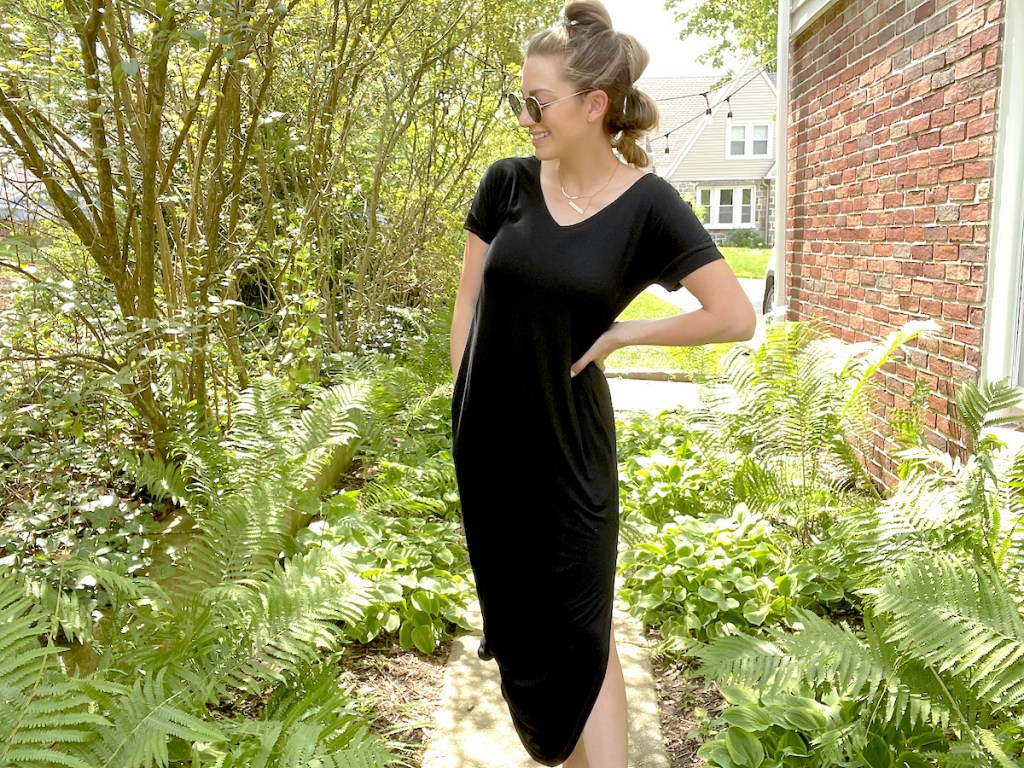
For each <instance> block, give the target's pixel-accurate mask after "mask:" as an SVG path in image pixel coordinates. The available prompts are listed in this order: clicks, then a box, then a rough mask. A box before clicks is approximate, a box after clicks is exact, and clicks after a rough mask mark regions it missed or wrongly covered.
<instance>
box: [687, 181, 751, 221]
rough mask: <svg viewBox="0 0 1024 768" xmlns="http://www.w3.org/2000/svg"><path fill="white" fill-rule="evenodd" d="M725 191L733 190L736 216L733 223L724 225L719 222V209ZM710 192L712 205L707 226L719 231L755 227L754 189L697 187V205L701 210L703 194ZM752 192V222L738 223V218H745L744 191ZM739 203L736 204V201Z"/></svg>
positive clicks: (709, 207)
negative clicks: (706, 191)
mask: <svg viewBox="0 0 1024 768" xmlns="http://www.w3.org/2000/svg"><path fill="white" fill-rule="evenodd" d="M723 189H728V190H732V199H733V204H732V207H733V212H734V213H735V214H736V215H735V216H733V219H734V220H733V221H732V222H725V223H722V222H720V221H719V215H718V212H719V208H720V207H721V194H720V193H721V191H722V190H723ZM704 190H709V191H710V192H711V205H710V206H708V210H707V215H708V221H706V222H703V223H704V225H705V226H708V227H716V228H719V229H749V228H750V227H753V226H754V220H755V219H756V218H757V190H756V189H755V188H754V187H747V186H741V187H729V186H714V187H697V195H696V197H697V205H698V206H699V207H701V208H703V207H704V201H703V200H702V197H703V196H702V194H701V193H702V192H703V191H704ZM744 190H749V191H750V221H736V220H735V219H736V218H737V216H738V217H739V218H741V219H742V217H743V191H744ZM737 200H738V201H739V202H736V201H737Z"/></svg>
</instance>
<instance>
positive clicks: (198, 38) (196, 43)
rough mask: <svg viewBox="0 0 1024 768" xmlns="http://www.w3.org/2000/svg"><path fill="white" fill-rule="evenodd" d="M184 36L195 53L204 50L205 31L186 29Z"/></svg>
mask: <svg viewBox="0 0 1024 768" xmlns="http://www.w3.org/2000/svg"><path fill="white" fill-rule="evenodd" d="M184 35H185V37H186V38H187V39H188V44H189V45H191V46H192V47H193V48H195V49H196V50H197V51H201V50H203V49H204V48H206V46H207V40H206V30H205V29H186V30H185V32H184Z"/></svg>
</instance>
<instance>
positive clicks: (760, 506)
mask: <svg viewBox="0 0 1024 768" xmlns="http://www.w3.org/2000/svg"><path fill="white" fill-rule="evenodd" d="M926 330H927V329H926V328H924V327H911V328H907V329H904V331H902V332H901V333H899V334H895V335H894V336H893V337H891V338H890V339H888V340H887V341H886V342H883V343H879V344H870V345H857V346H850V345H844V344H841V343H839V342H836V341H834V340H829V339H827V338H824V337H822V335H821V334H820V333H819V332H818V331H816V330H815V329H814V328H812V327H807V326H800V325H794V324H785V325H782V326H778V327H776V328H775V329H773V330H770V331H769V333H768V336H767V339H766V343H765V345H764V346H763V347H761V348H760V349H758V350H755V351H753V352H751V353H749V354H748V353H743V355H742V356H740V355H735V356H729V357H727V358H726V359H725V360H724V361H723V373H724V377H723V378H724V383H723V384H722V385H720V386H718V387H716V388H714V389H711V390H709V391H708V392H707V394H706V402H707V407H706V408H705V409H703V410H701V411H700V412H698V413H691V414H680V413H677V414H665V415H662V416H661V417H657V418H651V417H647V418H644V419H639V420H635V421H633V422H631V423H627V424H623V425H621V427H620V429H621V435H622V441H623V443H622V444H623V447H624V450H623V452H622V455H623V456H624V457H628V458H625V459H624V461H623V464H622V473H623V484H622V487H623V497H622V498H623V512H624V531H625V532H626V533H627V537H628V540H629V549H627V551H626V552H624V553H623V556H622V559H621V563H622V568H623V575H624V577H625V591H624V596H625V597H626V599H627V601H628V602H629V603H630V604H631V605H632V607H633V609H634V611H636V612H637V613H638V614H639V615H641V616H643V617H644V620H645V621H646V622H647V623H648V624H650V625H652V626H655V627H658V628H659V630H660V632H661V633H662V637H663V640H662V643H661V649H662V651H663V652H665V653H670V654H677V655H678V654H685V655H686V656H688V657H690V658H695V659H697V660H698V661H699V662H700V674H702V675H704V676H705V679H706V680H707V682H708V683H709V684H715V685H717V686H718V687H719V688H720V690H721V692H722V694H723V695H724V696H725V698H726V700H727V701H728V703H729V706H728V708H727V709H725V711H724V712H723V713H722V714H721V717H720V718H719V719H718V720H717V721H716V722H715V723H713V724H712V727H713V728H714V729H717V735H715V736H714V737H713V738H712V739H710V740H709V741H708V742H707V743H706V744H705V745H704V746H703V747H701V749H700V750H699V756H700V757H702V758H704V759H705V760H707V761H708V764H709V765H712V766H720V767H721V768H733V766H774V767H778V766H821V767H822V768H824V767H825V766H867V767H869V768H875V766H886V767H891V768H898V767H900V768H901V767H903V766H907V767H908V768H918V767H919V766H1013V765H1018V764H1019V763H1020V761H1021V758H1022V753H1024V736H1022V729H1021V716H1022V707H1021V703H1022V698H1024V613H1022V612H1021V608H1020V606H1021V604H1022V602H1024V595H1022V594H1021V586H1020V585H1021V579H1020V569H1021V546H1022V544H1021V542H1022V540H1024V533H1022V522H1021V513H1022V511H1024V500H1022V498H1021V494H1022V489H1024V482H1022V480H1024V458H1022V456H1021V455H1020V454H1016V453H1014V452H1012V451H1010V450H1008V449H1006V448H1004V447H1003V446H1001V444H1000V443H999V441H998V440H997V439H996V438H994V437H992V436H991V435H990V434H989V433H988V432H987V431H986V430H987V429H988V428H989V427H991V426H993V425H997V424H999V423H1002V422H1005V421H1007V420H1009V419H1011V418H1012V417H1006V416H1001V415H997V414H1000V413H1002V411H1001V409H1004V408H1006V407H1007V406H1010V405H1012V404H1015V403H1019V402H1021V401H1022V400H1024V392H1022V391H1019V390H1014V389H1012V388H1010V387H1008V386H1007V385H1005V384H990V385H985V386H981V387H978V386H973V385H970V384H967V385H964V386H963V387H962V388H961V391H960V393H959V394H958V397H957V407H958V411H959V413H960V414H961V417H962V419H963V423H964V426H965V429H966V430H967V432H968V434H969V435H970V437H971V441H972V447H973V455H972V456H971V457H970V458H969V459H967V460H966V461H960V460H956V459H953V458H951V457H949V456H947V455H944V454H942V453H941V452H939V451H937V450H936V449H934V448H932V447H931V446H928V445H927V444H926V443H925V442H924V440H923V438H921V435H920V432H919V431H915V430H914V429H913V423H914V415H913V414H905V415H904V417H903V418H902V419H901V420H900V422H901V425H902V426H901V430H900V439H901V440H902V442H903V445H904V448H903V450H902V451H901V453H900V458H901V460H902V462H903V463H902V468H901V471H902V475H903V479H902V482H901V483H900V484H899V485H898V487H896V488H895V489H893V490H892V491H890V492H887V493H881V492H879V491H878V490H877V489H875V488H874V487H873V486H872V485H870V483H869V482H868V479H867V478H866V477H865V476H864V474H863V472H862V471H861V470H859V465H857V464H855V463H854V459H855V448H856V447H857V445H858V441H859V440H860V439H862V435H863V432H862V427H860V426H858V425H859V424H860V423H861V422H860V419H862V418H863V416H864V415H865V413H866V411H865V406H867V405H868V404H869V403H870V400H869V399H868V395H869V393H870V379H871V376H872V374H873V372H874V371H876V370H877V369H878V368H879V367H880V366H881V365H883V364H884V363H885V361H886V360H887V359H889V358H890V357H892V356H893V355H898V354H899V349H900V346H901V345H902V344H904V343H907V342H908V341H909V340H910V339H911V338H913V336H914V335H915V334H917V333H920V332H925V331H926ZM741 522H742V523H743V524H745V525H746V526H747V527H746V528H744V527H741V526H740V523H741ZM738 531H742V532H743V535H742V536H737V535H736V533H737V532H738ZM748 547H749V549H748ZM711 563H713V564H714V567H713V568H712V567H710V566H709V564H711ZM701 574H704V575H703V576H701ZM723 574H727V575H728V578H727V579H723V578H722V575H723ZM787 576H788V577H789V579H788V580H787V581H786V582H785V589H779V590H778V592H779V597H786V598H787V599H786V600H779V599H778V598H776V600H772V601H768V600H767V599H766V598H767V597H768V595H770V594H771V591H770V590H771V585H772V584H775V585H779V584H780V582H779V579H780V577H782V578H785V577H787ZM702 579H703V580H704V583H702ZM758 588H760V589H761V590H762V593H761V595H759V594H758V593H757V591H756V590H757V589H758ZM762 596H763V597H762ZM753 598H757V599H753ZM748 605H749V606H750V607H749V609H748V608H747V606H748ZM759 606H761V610H759V609H758V608H759ZM764 607H767V608H768V610H767V612H765V611H764Z"/></svg>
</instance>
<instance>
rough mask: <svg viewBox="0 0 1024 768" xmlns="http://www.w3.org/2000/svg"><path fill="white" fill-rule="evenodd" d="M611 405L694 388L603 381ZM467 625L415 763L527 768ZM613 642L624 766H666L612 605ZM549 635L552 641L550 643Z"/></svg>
mask: <svg viewBox="0 0 1024 768" xmlns="http://www.w3.org/2000/svg"><path fill="white" fill-rule="evenodd" d="M609 384H610V385H611V388H612V399H613V402H614V405H615V410H616V411H618V412H622V411H648V412H653V413H657V412H658V411H661V410H664V409H665V408H673V407H675V406H676V405H679V404H693V403H695V402H696V401H697V390H696V386H695V385H693V384H687V383H677V382H665V381H631V380H628V379H609ZM470 623H471V624H472V626H473V630H472V631H471V632H469V633H468V634H464V635H461V636H459V637H456V638H455V641H454V643H453V644H452V649H451V653H450V654H449V656H448V663H447V664H446V666H445V673H444V685H443V687H442V689H441V698H440V701H439V703H438V707H437V710H436V711H435V713H434V722H435V724H436V728H435V730H434V732H433V735H432V736H431V739H430V742H429V743H428V745H427V750H426V753H425V754H424V756H423V764H422V765H423V768H533V767H534V766H537V765H540V764H539V763H536V762H534V761H533V760H531V759H530V757H529V755H527V753H526V750H525V749H524V748H523V746H522V744H521V743H520V741H519V737H518V736H517V735H516V733H515V730H514V728H513V726H512V721H511V719H510V716H509V713H508V706H507V705H506V704H505V700H504V699H503V698H502V696H501V688H500V682H499V677H498V665H497V664H496V663H495V662H494V661H486V662H485V661H481V660H480V659H479V658H478V657H477V655H476V649H477V647H478V645H479V644H480V636H481V634H482V631H483V624H482V621H481V619H480V615H479V613H478V612H477V611H472V612H471V613H470ZM614 625H615V645H616V648H617V649H618V653H619V661H620V662H621V664H622V674H623V677H624V678H625V681H626V705H627V708H628V713H629V768H670V765H671V763H670V761H669V757H668V753H667V752H666V750H665V746H664V743H663V742H662V737H661V722H660V719H659V713H658V699H657V694H656V693H655V690H654V680H653V679H652V677H651V664H650V658H649V656H650V653H649V648H648V645H647V643H646V641H645V639H644V636H643V631H642V627H641V625H640V622H639V621H637V620H636V619H634V618H633V617H631V616H629V614H627V613H626V612H625V611H624V610H623V609H622V606H621V605H618V604H617V605H616V606H615V612H614ZM554 641H555V640H554V639H553V642H554Z"/></svg>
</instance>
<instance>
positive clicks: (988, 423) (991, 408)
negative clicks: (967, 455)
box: [954, 379, 1024, 444]
mask: <svg viewBox="0 0 1024 768" xmlns="http://www.w3.org/2000/svg"><path fill="white" fill-rule="evenodd" d="M954 401H955V403H956V407H957V410H958V411H959V412H960V417H961V418H962V419H963V423H964V426H965V427H966V428H967V432H968V434H970V436H971V442H972V444H976V443H977V442H978V441H979V440H980V438H981V435H982V433H983V432H984V431H985V430H987V429H991V428H992V427H997V426H999V425H1001V424H1013V423H1015V422H1018V421H1021V419H1022V417H1021V416H1014V415H1004V416H997V415H996V413H997V412H998V411H1001V410H1005V409H1006V408H1012V407H1013V406H1015V405H1019V404H1020V403H1021V402H1024V388H1020V387H1014V386H1013V385H1011V384H1010V382H1009V380H1008V379H1002V380H1000V381H988V380H983V381H982V382H981V383H980V384H975V383H974V382H970V381H966V382H964V383H963V384H961V385H960V389H959V390H957V393H956V395H955V396H954Z"/></svg>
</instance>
